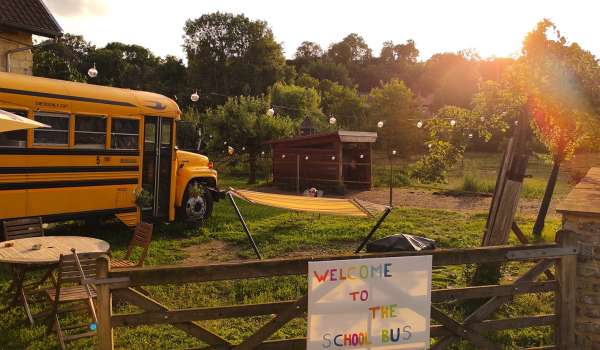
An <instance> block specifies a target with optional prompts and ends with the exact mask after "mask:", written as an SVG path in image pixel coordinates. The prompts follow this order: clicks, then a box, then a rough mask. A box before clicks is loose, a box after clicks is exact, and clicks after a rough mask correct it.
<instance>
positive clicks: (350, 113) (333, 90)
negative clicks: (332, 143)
mask: <svg viewBox="0 0 600 350" xmlns="http://www.w3.org/2000/svg"><path fill="white" fill-rule="evenodd" d="M320 90H321V107H322V108H323V112H324V113H325V114H326V115H328V116H334V117H335V118H336V120H337V124H338V125H339V127H340V128H345V129H349V130H361V129H363V128H365V127H368V126H367V125H366V120H365V112H366V108H365V103H364V99H363V98H362V97H361V96H360V95H359V94H358V91H357V90H356V88H350V87H346V86H343V85H340V84H338V83H334V82H332V81H329V80H323V81H322V82H321V84H320Z"/></svg>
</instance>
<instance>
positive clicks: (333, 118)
mask: <svg viewBox="0 0 600 350" xmlns="http://www.w3.org/2000/svg"><path fill="white" fill-rule="evenodd" d="M336 122H337V119H335V117H333V116H332V117H331V118H329V124H331V125H335V123H336Z"/></svg>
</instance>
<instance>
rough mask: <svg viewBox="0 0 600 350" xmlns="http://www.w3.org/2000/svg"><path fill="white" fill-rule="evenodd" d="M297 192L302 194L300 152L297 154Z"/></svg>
mask: <svg viewBox="0 0 600 350" xmlns="http://www.w3.org/2000/svg"><path fill="white" fill-rule="evenodd" d="M296 194H300V153H298V154H296Z"/></svg>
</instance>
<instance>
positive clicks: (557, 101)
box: [512, 20, 600, 236]
mask: <svg viewBox="0 0 600 350" xmlns="http://www.w3.org/2000/svg"><path fill="white" fill-rule="evenodd" d="M549 36H551V37H549ZM599 78H600V66H599V65H598V61H597V60H596V59H595V57H594V56H593V55H592V54H591V53H589V52H588V51H585V50H583V49H582V48H581V47H580V46H579V45H577V44H576V43H574V44H571V45H567V40H566V38H564V37H563V36H562V35H561V34H560V32H559V31H558V29H557V28H556V26H555V25H554V24H553V23H552V22H550V21H549V20H543V21H541V22H539V23H538V25H537V27H536V28H535V30H534V31H532V32H531V33H529V34H528V35H527V37H526V38H525V40H524V42H523V56H522V57H521V58H520V59H519V60H518V62H517V65H516V67H515V70H514V74H513V75H512V79H513V85H514V86H515V87H517V88H518V89H519V91H522V94H524V95H525V94H527V96H528V100H527V105H528V109H529V113H530V114H531V118H532V125H533V127H534V128H533V129H534V132H535V134H536V136H537V137H538V139H539V140H540V141H541V142H542V143H543V144H544V145H545V146H546V148H547V149H548V151H549V152H550V153H551V155H552V161H553V168H552V172H551V174H550V178H549V179H548V184H547V187H546V191H545V193H544V198H543V200H542V205H541V206H540V211H539V213H538V217H537V219H536V223H535V225H534V229H533V233H534V235H536V236H541V233H542V230H543V228H544V221H545V217H546V214H547V211H548V207H549V205H550V201H551V198H552V194H553V192H554V187H555V186H556V180H557V178H558V171H559V168H560V164H561V163H562V161H564V160H565V159H569V158H570V157H572V155H573V154H574V152H575V151H576V150H577V148H578V147H579V145H581V144H582V142H584V140H585V139H586V138H588V137H589V136H590V133H588V132H587V131H588V130H594V129H597V127H598V126H600V125H599V123H598V119H597V117H596V114H597V112H598V110H599V108H600V99H599V98H598V97H599V96H600V95H599V94H598V93H599V91H600V89H599V88H598V84H597V82H598V79H599Z"/></svg>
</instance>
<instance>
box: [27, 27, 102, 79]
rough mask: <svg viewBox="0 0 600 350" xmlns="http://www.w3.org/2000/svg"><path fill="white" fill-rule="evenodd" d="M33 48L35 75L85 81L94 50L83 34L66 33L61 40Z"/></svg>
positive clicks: (47, 42)
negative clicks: (89, 56) (91, 53)
mask: <svg viewBox="0 0 600 350" xmlns="http://www.w3.org/2000/svg"><path fill="white" fill-rule="evenodd" d="M44 44H45V45H43V46H39V47H37V48H35V49H33V75H35V76H41V77H47V78H54V79H62V80H70V81H79V82H83V81H85V80H86V72H87V70H88V69H89V68H90V67H91V66H90V65H89V60H88V59H87V56H88V54H89V52H90V51H91V50H94V46H92V45H91V44H90V43H89V42H87V41H85V40H84V39H83V36H81V35H73V34H68V33H67V34H65V35H63V36H62V38H60V40H59V41H56V42H53V43H50V41H46V42H45V43H44Z"/></svg>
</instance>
